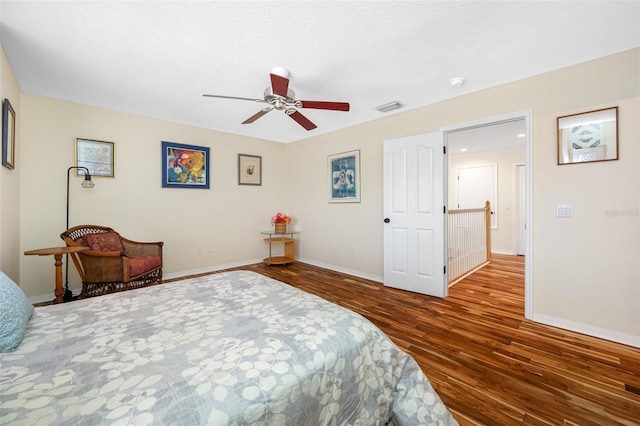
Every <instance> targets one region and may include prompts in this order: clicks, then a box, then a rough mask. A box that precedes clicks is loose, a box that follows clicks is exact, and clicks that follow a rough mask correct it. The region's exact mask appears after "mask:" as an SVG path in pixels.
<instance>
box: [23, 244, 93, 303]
mask: <svg viewBox="0 0 640 426" xmlns="http://www.w3.org/2000/svg"><path fill="white" fill-rule="evenodd" d="M84 250H89V247H50V248H42V249H36V250H29V251H25V252H24V254H25V255H27V256H30V255H36V256H53V257H54V258H55V265H56V290H55V295H56V298H55V300H54V301H53V303H62V302H63V301H64V300H63V297H62V295H63V294H64V288H63V287H62V255H63V254H71V253H77V252H79V251H84Z"/></svg>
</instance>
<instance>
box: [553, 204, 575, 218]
mask: <svg viewBox="0 0 640 426" xmlns="http://www.w3.org/2000/svg"><path fill="white" fill-rule="evenodd" d="M556 217H573V206H572V205H571V204H556Z"/></svg>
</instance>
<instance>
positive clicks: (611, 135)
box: [558, 107, 618, 165]
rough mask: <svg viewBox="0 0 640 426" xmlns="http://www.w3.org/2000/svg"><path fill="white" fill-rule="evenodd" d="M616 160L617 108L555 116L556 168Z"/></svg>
mask: <svg viewBox="0 0 640 426" xmlns="http://www.w3.org/2000/svg"><path fill="white" fill-rule="evenodd" d="M617 159H618V107H612V108H606V109H599V110H596V111H589V112H583V113H579V114H573V115H565V116H563V117H558V165H563V164H576V163H590V162H593V161H610V160H617Z"/></svg>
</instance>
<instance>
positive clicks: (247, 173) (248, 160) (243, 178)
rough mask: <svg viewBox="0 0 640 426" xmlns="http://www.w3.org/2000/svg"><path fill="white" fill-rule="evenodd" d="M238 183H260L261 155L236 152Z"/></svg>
mask: <svg viewBox="0 0 640 426" xmlns="http://www.w3.org/2000/svg"><path fill="white" fill-rule="evenodd" d="M238 185H262V157H260V156H258V155H249V154H238Z"/></svg>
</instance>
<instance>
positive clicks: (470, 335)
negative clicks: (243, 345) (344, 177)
mask: <svg viewBox="0 0 640 426" xmlns="http://www.w3.org/2000/svg"><path fill="white" fill-rule="evenodd" d="M234 269H249V270H253V271H256V272H259V273H261V274H264V275H267V276H270V277H273V278H275V279H277V280H279V281H283V282H285V283H288V284H290V285H292V286H294V287H297V288H300V289H302V290H305V291H307V292H309V293H312V294H316V295H318V296H320V297H323V298H324V299H327V300H329V301H331V302H334V303H336V304H338V305H341V306H344V307H345V308H348V309H351V310H353V311H356V312H358V313H360V314H362V315H363V316H365V317H367V318H368V319H369V320H370V321H372V322H373V323H374V324H376V325H377V326H378V327H380V329H382V330H383V331H384V332H385V333H386V334H387V335H388V336H389V337H391V339H392V340H393V341H394V342H395V343H396V344H397V345H398V346H399V347H401V348H402V349H403V350H405V351H406V352H408V353H409V354H411V355H412V356H413V357H414V358H415V360H416V361H417V362H418V364H420V366H421V367H422V370H423V371H424V372H425V374H426V375H427V377H429V379H430V380H431V383H432V384H433V386H434V388H435V389H436V390H437V391H438V394H439V395H440V397H441V398H442V400H443V401H444V403H445V404H446V405H447V407H449V410H450V411H451V412H452V414H453V416H454V417H455V418H456V420H457V421H458V422H459V423H460V424H461V425H462V426H466V425H487V426H493V425H522V424H525V425H581V426H586V425H598V426H601V425H626V426H630V425H636V426H637V425H640V349H637V348H633V347H630V346H625V345H621V344H617V343H612V342H609V341H606V340H601V339H597V338H593V337H589V336H585V335H582V334H578V333H573V332H570V331H565V330H562V329H558V328H554V327H550V326H545V325H542V324H538V323H534V322H531V321H528V320H526V319H525V318H524V258H523V257H518V256H504V255H494V256H493V262H492V263H491V264H489V265H487V266H486V267H484V268H483V269H481V270H480V271H478V272H476V273H474V274H473V275H471V276H469V277H467V278H465V279H464V280H462V281H460V282H459V283H457V284H456V285H454V286H453V287H451V288H450V289H449V296H448V297H447V298H444V299H439V298H435V297H429V296H424V295H419V294H415V293H410V292H405V291H401V290H396V289H393V288H389V287H385V286H383V285H382V284H380V283H377V282H374V281H369V280H366V279H362V278H358V277H353V276H350V275H345V274H341V273H338V272H334V271H331V270H327V269H323V268H319V267H316V266H312V265H308V264H305V263H300V262H294V263H292V264H290V265H286V266H267V265H264V264H262V263H260V264H255V265H249V266H244V267H240V268H234ZM170 281H175V280H170ZM167 282H169V280H167Z"/></svg>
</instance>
